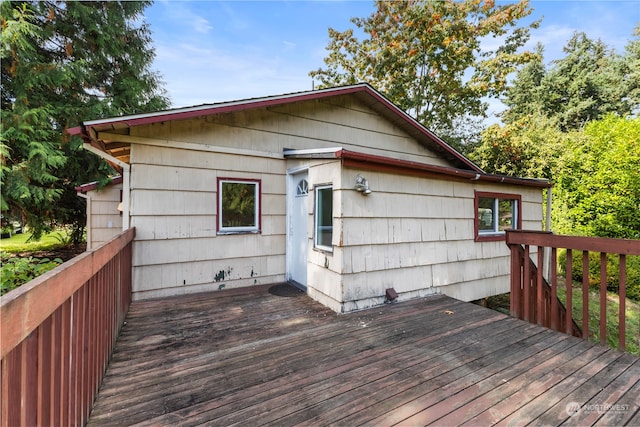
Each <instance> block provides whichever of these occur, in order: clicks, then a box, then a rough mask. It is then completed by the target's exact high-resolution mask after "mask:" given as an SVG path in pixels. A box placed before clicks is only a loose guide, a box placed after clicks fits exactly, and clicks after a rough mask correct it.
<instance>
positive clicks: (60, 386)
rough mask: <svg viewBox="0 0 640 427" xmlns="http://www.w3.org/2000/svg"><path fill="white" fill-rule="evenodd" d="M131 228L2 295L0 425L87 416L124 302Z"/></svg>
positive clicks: (72, 421)
mask: <svg viewBox="0 0 640 427" xmlns="http://www.w3.org/2000/svg"><path fill="white" fill-rule="evenodd" d="M134 234H135V230H134V229H130V230H127V231H125V232H123V233H122V234H120V235H118V236H116V237H115V238H114V239H112V240H111V241H109V242H108V243H105V244H104V245H102V246H100V247H98V248H97V249H95V250H94V251H90V252H85V253H83V254H82V255H80V256H78V257H76V258H73V259H72V260H71V261H68V262H66V263H64V264H62V265H60V266H58V267H57V268H55V269H53V270H51V271H49V272H47V273H46V274H44V275H42V276H40V277H38V278H36V279H34V280H32V281H30V282H29V283H27V284H25V285H22V286H21V287H19V288H18V289H15V290H13V291H11V292H9V293H7V294H6V295H4V296H3V297H2V298H1V300H0V322H1V323H0V327H1V331H0V338H1V340H0V347H1V349H2V353H1V355H2V362H1V363H2V365H1V378H0V380H1V387H0V391H1V393H2V410H1V412H0V414H1V419H0V425H1V426H19V425H20V426H31V425H38V426H41V425H60V426H69V425H74V426H78V425H80V426H81V425H84V424H85V423H86V421H87V418H88V414H89V410H90V409H91V405H92V404H93V400H94V398H95V395H96V393H97V391H98V387H99V386H100V383H101V381H102V376H103V374H104V371H105V369H106V366H107V363H108V361H109V358H110V356H111V353H112V350H113V346H114V344H115V340H116V338H117V335H118V332H119V330H120V327H121V325H122V322H123V321H124V316H125V314H126V312H127V310H128V309H129V304H130V302H131V244H132V240H133V237H134Z"/></svg>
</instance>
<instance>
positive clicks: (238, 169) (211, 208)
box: [130, 144, 286, 299]
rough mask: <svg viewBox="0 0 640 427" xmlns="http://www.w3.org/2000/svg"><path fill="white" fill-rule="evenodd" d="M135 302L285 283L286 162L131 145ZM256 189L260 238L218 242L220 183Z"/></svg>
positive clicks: (229, 238) (225, 237) (241, 236)
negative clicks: (251, 184)
mask: <svg viewBox="0 0 640 427" xmlns="http://www.w3.org/2000/svg"><path fill="white" fill-rule="evenodd" d="M131 168H132V173H131V212H130V215H131V224H132V225H133V226H135V227H136V241H135V244H134V250H133V268H134V272H133V275H134V298H135V299H144V298H155V297H161V296H167V295H175V294H182V293H192V292H202V291H206V290H213V289H224V288H233V287H239V286H251V285H257V284H264V283H272V282H279V281H283V280H284V268H285V267H284V264H285V221H286V220H285V218H286V217H285V203H284V197H285V183H284V174H285V162H284V161H283V160H279V159H273V158H261V157H252V156H239V155H232V154H221V153H215V152H203V151H195V150H185V149H177V148H169V147H157V146H148V145H138V144H134V145H133V146H132V150H131ZM219 177H225V178H243V179H258V180H260V181H261V186H260V189H261V201H262V206H261V213H262V217H261V225H262V228H261V233H259V234H237V235H217V227H216V224H217V222H216V221H217V179H218V178H219Z"/></svg>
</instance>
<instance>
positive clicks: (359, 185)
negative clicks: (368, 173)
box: [355, 175, 372, 196]
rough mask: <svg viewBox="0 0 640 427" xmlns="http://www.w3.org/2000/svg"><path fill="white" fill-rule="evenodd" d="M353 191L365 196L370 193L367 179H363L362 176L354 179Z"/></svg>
mask: <svg viewBox="0 0 640 427" xmlns="http://www.w3.org/2000/svg"><path fill="white" fill-rule="evenodd" d="M355 189H356V191H359V192H361V193H362V194H364V195H365V196H366V195H368V194H371V193H372V191H371V189H370V188H369V181H367V179H366V178H364V177H363V176H362V175H358V176H357V177H356V186H355Z"/></svg>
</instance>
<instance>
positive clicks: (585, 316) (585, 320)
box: [582, 251, 589, 340]
mask: <svg viewBox="0 0 640 427" xmlns="http://www.w3.org/2000/svg"><path fill="white" fill-rule="evenodd" d="M582 338H583V339H585V340H587V339H589V251H582Z"/></svg>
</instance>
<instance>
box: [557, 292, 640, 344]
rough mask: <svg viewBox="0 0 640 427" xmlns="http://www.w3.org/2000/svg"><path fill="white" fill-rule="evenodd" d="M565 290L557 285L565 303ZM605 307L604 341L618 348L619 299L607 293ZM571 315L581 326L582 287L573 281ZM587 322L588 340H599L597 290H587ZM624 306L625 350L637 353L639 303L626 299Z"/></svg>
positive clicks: (639, 320) (639, 323) (639, 319)
mask: <svg viewBox="0 0 640 427" xmlns="http://www.w3.org/2000/svg"><path fill="white" fill-rule="evenodd" d="M566 295H567V291H566V287H565V286H559V288H558V299H560V301H561V302H562V303H563V304H565V305H566V301H567V296H566ZM606 299H607V302H606V304H607V307H606V316H607V319H606V322H607V324H606V325H607V328H606V334H607V336H606V337H605V342H606V343H607V345H609V347H611V348H618V341H619V340H618V337H619V335H620V328H619V319H620V318H619V307H620V300H619V298H618V296H617V295H615V294H613V293H607V298H606ZM571 301H572V306H573V310H571V311H572V316H573V319H574V320H575V321H576V323H577V324H578V325H580V326H581V327H582V306H583V301H582V287H581V285H580V284H579V283H574V284H573V288H572V298H571ZM588 306H589V308H588V312H589V318H588V324H589V340H590V341H592V342H600V293H599V292H598V291H589V304H588ZM625 306H626V337H625V342H626V351H627V352H628V353H631V354H635V355H639V354H640V348H639V347H638V344H639V343H638V330H639V329H640V304H638V303H635V302H633V301H630V300H628V299H627V301H625Z"/></svg>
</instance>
